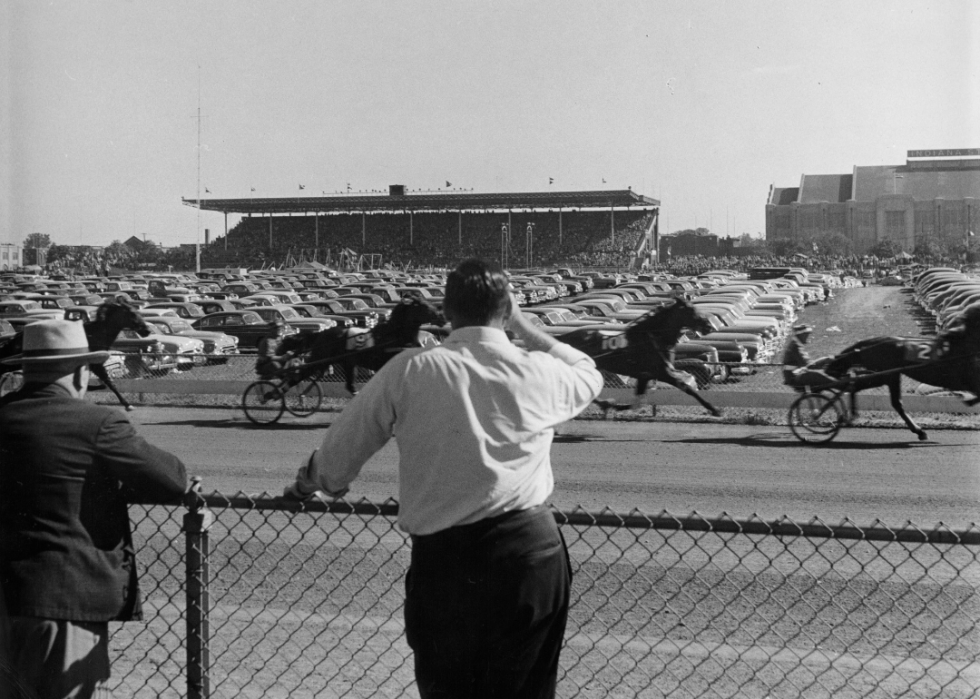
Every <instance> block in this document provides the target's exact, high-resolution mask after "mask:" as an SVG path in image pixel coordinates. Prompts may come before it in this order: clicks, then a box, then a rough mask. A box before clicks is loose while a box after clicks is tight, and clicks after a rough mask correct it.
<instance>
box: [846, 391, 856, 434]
mask: <svg viewBox="0 0 980 699" xmlns="http://www.w3.org/2000/svg"><path fill="white" fill-rule="evenodd" d="M848 395H849V396H850V397H851V405H850V408H851V409H850V410H849V411H848V415H847V424H848V425H850V424H851V423H852V422H854V418H856V417H857V416H858V390H857V388H855V387H854V386H851V390H850V391H848Z"/></svg>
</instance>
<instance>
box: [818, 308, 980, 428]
mask: <svg viewBox="0 0 980 699" xmlns="http://www.w3.org/2000/svg"><path fill="white" fill-rule="evenodd" d="M825 371H826V373H827V374H829V375H830V376H831V377H832V378H835V379H838V380H841V381H844V380H846V381H847V384H846V389H845V390H846V391H847V392H848V393H849V394H850V398H851V411H850V412H851V417H852V418H853V417H856V416H857V414H858V410H857V402H856V394H857V393H858V392H859V391H864V390H866V389H869V388H878V387H879V386H887V387H888V395H889V397H890V398H891V404H892V407H893V408H894V409H895V412H896V413H898V414H899V416H900V417H901V418H902V420H904V421H905V425H906V426H907V427H908V428H909V429H910V430H911V431H912V432H913V433H914V434H915V435H917V436H918V438H919V439H920V440H924V439H926V432H925V430H923V429H922V428H921V427H919V426H918V425H917V424H916V423H915V421H913V420H912V418H910V417H909V416H908V414H907V413H906V412H905V407H904V406H903V405H902V375H903V374H904V375H905V376H908V377H909V378H911V379H915V380H916V381H921V382H922V383H925V384H929V385H931V386H941V387H942V388H945V389H948V390H950V391H965V392H969V393H972V394H973V397H972V398H964V399H963V402H964V403H966V404H967V405H971V406H972V405H976V404H977V403H980V304H973V305H972V306H969V307H967V308H966V309H965V310H964V311H963V312H962V313H961V314H960V315H959V316H958V317H957V318H955V319H954V320H953V323H952V324H951V326H950V327H949V328H948V329H946V330H944V331H942V332H940V333H939V334H938V335H936V337H933V338H926V337H872V338H869V339H867V340H861V341H860V342H857V343H855V344H853V345H851V346H849V347H846V348H845V349H844V350H843V351H841V352H840V353H839V354H838V355H836V356H835V357H834V358H832V359H831V361H830V362H829V363H828V364H827V366H826V368H825Z"/></svg>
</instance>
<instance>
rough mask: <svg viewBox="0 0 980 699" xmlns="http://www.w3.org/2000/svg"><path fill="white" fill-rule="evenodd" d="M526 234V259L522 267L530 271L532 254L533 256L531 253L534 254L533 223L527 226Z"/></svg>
mask: <svg viewBox="0 0 980 699" xmlns="http://www.w3.org/2000/svg"><path fill="white" fill-rule="evenodd" d="M526 233H527V235H526V241H525V242H526V246H525V247H526V250H525V257H526V258H527V259H525V261H524V265H525V266H526V267H527V268H528V269H530V268H531V266H532V264H531V261H532V260H533V259H534V254H533V252H534V224H533V223H529V224H527V231H526Z"/></svg>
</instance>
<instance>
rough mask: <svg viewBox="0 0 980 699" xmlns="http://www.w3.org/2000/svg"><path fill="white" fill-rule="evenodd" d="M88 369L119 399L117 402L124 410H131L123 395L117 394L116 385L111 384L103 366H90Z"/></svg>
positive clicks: (131, 407)
mask: <svg viewBox="0 0 980 699" xmlns="http://www.w3.org/2000/svg"><path fill="white" fill-rule="evenodd" d="M89 369H90V370H91V371H92V373H93V374H95V375H96V376H97V377H99V381H101V382H102V383H104V384H105V385H106V388H108V389H109V390H110V391H112V392H113V393H115V394H116V398H118V399H119V402H120V403H121V404H122V406H123V407H124V408H126V410H132V409H133V406H132V405H130V403H129V401H128V400H126V399H125V398H124V397H123V394H122V393H120V392H119V389H118V388H116V384H115V383H113V381H112V379H111V378H110V377H109V372H108V371H106V368H105V366H103V365H102V364H92V365H90V366H89Z"/></svg>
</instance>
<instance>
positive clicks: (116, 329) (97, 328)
mask: <svg viewBox="0 0 980 699" xmlns="http://www.w3.org/2000/svg"><path fill="white" fill-rule="evenodd" d="M123 329H128V330H135V331H136V334H138V335H139V336H140V337H146V336H147V335H149V334H150V333H151V332H152V331H151V330H150V327H149V326H148V325H147V324H146V321H145V320H143V317H142V316H140V314H139V313H138V312H137V310H136V307H135V306H132V305H130V304H128V303H126V302H124V301H120V300H118V299H116V300H112V301H106V302H105V303H104V304H102V305H101V306H99V310H98V311H97V313H96V317H95V320H93V321H92V322H90V323H85V335H86V337H88V346H89V349H91V350H92V351H102V350H108V349H109V347H110V346H111V345H112V343H113V342H115V341H116V337H118V335H119V333H120V332H121V331H122V330H123ZM23 341H24V334H23V332H20V333H17V335H15V336H14V337H13V338H11V339H10V340H9V341H8V342H7V343H6V344H5V345H3V346H2V347H0V357H12V356H14V355H16V354H20V353H21V351H22V347H23ZM3 369H8V367H5V366H3V365H0V370H3ZM12 369H13V367H10V368H9V369H8V370H12ZM89 369H91V371H92V373H93V374H95V375H96V376H97V377H98V378H99V380H100V381H102V383H103V384H105V385H106V386H107V387H108V389H109V390H110V391H112V392H113V393H114V394H115V395H116V398H118V399H119V402H120V403H121V404H122V405H123V407H125V408H126V410H132V409H133V406H132V405H131V404H130V403H129V401H128V400H126V399H125V398H124V397H123V395H122V394H121V393H120V392H119V389H118V388H116V384H115V383H113V381H112V378H111V377H110V376H109V372H108V371H106V368H105V366H104V365H102V364H92V365H91V366H90V367H89Z"/></svg>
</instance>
